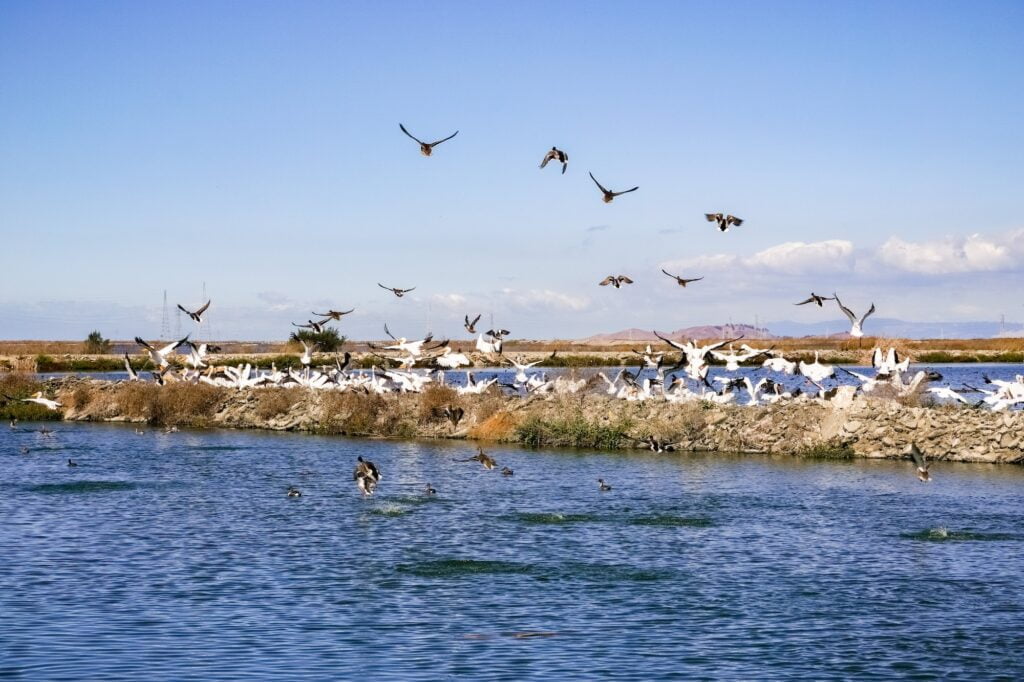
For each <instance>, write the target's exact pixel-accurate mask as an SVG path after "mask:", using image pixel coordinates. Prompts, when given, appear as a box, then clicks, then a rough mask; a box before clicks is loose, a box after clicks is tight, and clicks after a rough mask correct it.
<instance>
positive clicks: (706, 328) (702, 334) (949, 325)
mask: <svg viewBox="0 0 1024 682" xmlns="http://www.w3.org/2000/svg"><path fill="white" fill-rule="evenodd" d="M864 327H865V329H864V331H865V333H866V334H868V335H869V336H884V337H890V338H899V339H990V338H996V337H1024V324H1021V323H1018V322H1006V323H1002V322H984V321H982V322H907V321H905V320H897V319H893V318H884V317H882V318H878V319H872V318H869V319H868V321H867V323H866V324H865V325H864ZM849 330H850V325H849V324H848V323H847V322H846V320H834V319H833V320H826V321H823V322H812V323H806V322H791V321H788V320H784V321H780V322H769V323H767V324H766V325H765V326H763V327H755V326H754V325H751V324H720V325H700V326H696V327H684V328H683V329H676V330H675V331H671V332H660V330H659V332H660V333H661V334H662V335H663V336H666V337H668V338H670V339H673V340H681V339H682V340H685V339H726V338H733V337H737V336H743V337H744V338H747V339H778V338H783V337H796V338H799V337H803V336H819V337H828V336H848V335H849ZM657 340H658V337H656V336H655V335H654V332H653V331H652V330H650V329H637V328H635V327H634V328H632V329H623V330H621V331H617V332H609V333H606V334H594V335H593V336H588V337H586V338H585V339H581V340H580V341H581V343H591V344H602V343H617V342H623V341H626V342H628V341H633V342H647V341H657Z"/></svg>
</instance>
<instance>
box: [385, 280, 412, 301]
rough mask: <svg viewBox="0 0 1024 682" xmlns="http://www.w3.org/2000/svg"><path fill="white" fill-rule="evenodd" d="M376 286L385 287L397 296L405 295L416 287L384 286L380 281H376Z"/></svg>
mask: <svg viewBox="0 0 1024 682" xmlns="http://www.w3.org/2000/svg"><path fill="white" fill-rule="evenodd" d="M377 286H379V287H380V288H381V289H387V290H388V291H390V292H391V293H393V294H394V295H395V296H397V297H398V298H402V297H403V296H405V295H406V294H407V293H409V292H410V291H413V290H415V289H416V287H411V288H409V289H397V288H395V287H386V286H384V285H383V284H381V283H380V282H377Z"/></svg>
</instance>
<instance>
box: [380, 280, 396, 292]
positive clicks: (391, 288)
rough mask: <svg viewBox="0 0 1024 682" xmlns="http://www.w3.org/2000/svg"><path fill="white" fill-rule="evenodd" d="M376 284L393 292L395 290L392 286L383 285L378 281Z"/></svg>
mask: <svg viewBox="0 0 1024 682" xmlns="http://www.w3.org/2000/svg"><path fill="white" fill-rule="evenodd" d="M377 286H379V287H380V288H381V289H387V290H388V291H390V292H391V293H395V290H394V288H393V287H386V286H384V285H383V284H381V283H380V282H377Z"/></svg>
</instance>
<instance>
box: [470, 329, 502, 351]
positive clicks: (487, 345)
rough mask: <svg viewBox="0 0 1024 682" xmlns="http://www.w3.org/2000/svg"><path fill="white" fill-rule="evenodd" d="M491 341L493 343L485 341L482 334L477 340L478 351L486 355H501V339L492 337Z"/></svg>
mask: <svg viewBox="0 0 1024 682" xmlns="http://www.w3.org/2000/svg"><path fill="white" fill-rule="evenodd" d="M491 339H492V340H491V341H485V340H484V335H483V334H480V336H478V337H477V339H476V349H477V350H478V351H480V352H481V353H486V354H490V353H497V354H498V355H500V354H501V338H495V337H491Z"/></svg>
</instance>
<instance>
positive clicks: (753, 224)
mask: <svg viewBox="0 0 1024 682" xmlns="http://www.w3.org/2000/svg"><path fill="white" fill-rule="evenodd" d="M1022 34H1024V5H1022V4H1021V3H1020V2H981V3H952V2H950V3H945V2H901V3H892V2H858V3H820V2H807V3H803V2H781V3H768V2H749V3H744V2H734V3H718V2H672V3H653V2H652V3H641V4H639V5H627V4H624V3H619V4H614V5H613V4H612V3H583V2H579V3H574V2H566V3H529V2H525V3H514V4H502V5H497V4H485V3H360V4H356V3H334V2H323V3H316V2H292V3H274V2H244V3H243V2H174V3H158V2H151V3H136V2H125V3H117V2H63V3H53V2H7V3H3V4H2V5H0V100H2V106H0V232H2V250H0V319H2V320H3V322H2V323H0V337H5V338H23V337H33V338H79V337H83V336H84V335H85V334H86V333H88V331H89V330H91V329H93V328H99V329H101V330H102V331H103V332H104V333H106V334H107V335H113V336H117V337H130V336H134V335H135V334H142V335H144V336H150V337H152V336H155V335H156V334H158V333H159V331H160V317H161V308H160V303H161V300H162V295H163V291H164V290H165V289H166V290H167V291H168V296H169V298H170V300H171V305H172V306H173V304H174V303H175V302H177V301H181V302H183V303H185V304H187V305H188V304H198V303H200V302H201V301H200V300H199V299H200V297H201V294H202V288H203V284H204V282H205V285H206V288H207V290H208V291H209V292H210V294H211V295H212V297H213V298H214V306H213V307H212V309H211V324H212V325H213V329H214V333H215V334H216V335H217V336H221V337H233V338H250V339H274V338H283V337H284V336H285V335H286V334H287V333H288V331H289V327H288V323H289V322H290V321H292V320H294V321H297V322H298V321H303V320H305V319H306V318H307V317H309V315H308V314H307V313H308V312H309V310H310V309H311V308H312V307H313V305H318V306H323V305H331V306H334V307H339V306H344V307H346V308H347V307H351V306H355V307H357V309H358V313H357V314H356V315H354V316H353V317H352V318H351V320H350V321H347V322H346V324H345V325H343V329H344V331H346V332H348V333H349V334H351V335H353V336H356V337H360V338H362V337H367V336H379V335H380V333H381V330H382V326H383V322H385V321H387V322H389V326H390V327H391V328H392V329H393V330H396V331H397V330H400V332H399V333H401V334H403V335H406V336H410V337H411V336H415V335H417V334H420V333H422V332H424V331H426V329H427V328H428V327H429V328H430V329H432V330H433V331H434V332H435V333H437V334H457V333H458V329H459V328H460V325H459V324H458V322H459V321H460V320H461V318H462V315H463V314H464V313H475V312H484V313H485V320H488V319H489V315H490V314H493V315H494V319H495V322H497V323H500V324H502V325H503V326H505V327H507V328H509V329H512V330H513V331H514V332H515V336H521V337H534V338H536V337H547V338H550V337H575V336H583V335H587V334H591V333H596V332H600V331H610V330H613V329H619V328H623V327H631V326H635V327H642V328H653V327H657V328H659V329H674V328H678V327H682V326H687V325H690V324H700V323H718V322H724V321H727V320H728V319H732V320H733V321H753V318H754V316H755V315H757V316H758V319H759V320H761V321H765V320H795V321H802V322H813V321H818V320H821V319H822V318H823V316H825V317H826V318H835V319H838V317H839V316H838V315H837V314H836V311H835V310H827V311H818V310H805V309H802V308H794V307H793V306H792V305H791V303H792V302H793V301H796V300H800V299H801V298H803V297H806V295H807V294H808V293H809V291H811V290H812V289H813V290H815V291H817V292H818V293H831V291H833V290H839V291H840V293H841V295H842V296H843V298H844V302H848V303H849V304H850V305H851V307H854V308H855V309H857V308H861V307H863V308H866V307H867V306H868V305H869V304H870V303H871V302H874V303H875V304H876V305H877V306H878V309H879V315H880V316H884V317H899V318H903V319H917V320H928V321H935V320H971V319H994V318H997V317H998V315H999V314H1000V313H1005V314H1006V315H1007V317H1008V319H1011V320H1016V319H1020V318H1021V317H1024V314H1022V310H1024V309H1022V308H1021V302H1022V301H1020V300H1013V299H1011V297H1010V296H1009V295H1008V292H1020V291H1021V290H1022V287H1021V285H1022V284H1024V219H1022V217H1021V215H1022V213H1021V208H1022V206H1021V204H1022V196H1024V192H1022V188H1024V172H1022V170H1021V168H1022V166H1021V164H1022V158H1024V126H1022V125H1021V121H1024V88H1022V87H1021V84H1022V83H1024V41H1021V40H1020V36H1021V35H1022ZM399 122H403V123H404V124H405V125H406V127H408V128H409V129H410V130H411V131H412V132H413V133H414V134H416V135H417V136H419V137H421V138H424V139H439V138H441V137H444V136H446V135H448V134H450V133H451V132H453V131H454V130H456V129H457V130H459V135H458V136H457V137H456V138H455V139H454V140H452V141H450V142H447V143H445V144H444V145H442V146H440V147H438V148H437V150H436V153H435V155H434V156H433V157H431V158H424V157H422V156H420V155H419V153H418V150H417V148H416V145H415V144H414V143H413V142H412V141H411V140H409V139H408V138H406V137H405V136H404V135H402V134H401V132H400V131H399V130H398V123H399ZM552 145H558V146H559V148H562V149H565V150H567V151H568V152H569V154H570V164H569V171H568V173H566V175H564V176H561V175H559V173H558V170H557V169H556V168H553V167H551V166H549V167H548V168H547V169H546V170H545V171H540V170H538V169H537V165H538V163H539V162H540V159H541V157H542V156H543V154H544V152H545V151H546V150H547V149H548V148H549V147H551V146H552ZM588 170H589V171H593V172H594V174H595V175H596V176H597V178H598V179H599V180H601V182H602V183H604V184H605V185H606V186H609V187H611V188H613V189H625V188H628V187H632V186H633V185H639V186H640V190H639V191H637V192H635V193H633V194H630V195H627V196H624V197H621V198H620V199H618V200H616V201H615V202H614V203H613V204H611V205H605V204H603V203H602V202H601V201H600V195H599V194H598V193H597V190H596V189H595V188H594V187H593V185H592V184H591V183H590V180H589V178H588V177H587V171H588ZM707 211H727V212H732V213H735V214H736V215H739V216H741V217H743V218H745V219H746V223H745V224H744V226H742V227H741V228H737V229H735V230H733V231H730V232H729V233H727V234H719V233H718V232H717V231H716V230H715V229H713V227H712V226H711V225H709V224H708V223H706V222H705V221H704V220H703V216H702V213H704V212H707ZM663 266H669V267H670V269H671V268H676V269H679V270H681V271H684V272H683V274H686V275H705V276H706V279H705V280H704V281H703V282H700V283H698V284H699V285H700V286H698V285H692V286H691V287H688V288H687V289H686V290H680V289H679V288H678V287H676V286H675V285H674V284H672V282H671V281H669V280H668V279H667V278H665V277H664V276H663V275H661V274H660V273H659V272H658V270H659V268H660V267H663ZM620 272H621V273H625V274H629V275H630V276H632V277H633V278H634V279H635V280H636V281H637V283H636V284H635V285H633V286H632V287H631V288H624V289H621V290H618V291H615V290H609V289H610V288H599V287H597V286H596V283H597V282H598V281H600V280H601V279H602V278H603V277H604V276H605V275H607V274H610V273H616V274H618V273H620ZM378 281H380V282H384V283H385V284H389V285H394V286H401V287H411V286H417V290H416V291H415V292H414V293H413V294H412V295H410V296H408V297H406V298H404V299H401V300H398V299H395V298H394V297H393V296H390V295H389V294H388V293H387V292H384V291H382V290H381V289H379V288H377V285H376V283H377V282H378ZM869 331H870V330H869Z"/></svg>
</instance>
